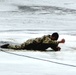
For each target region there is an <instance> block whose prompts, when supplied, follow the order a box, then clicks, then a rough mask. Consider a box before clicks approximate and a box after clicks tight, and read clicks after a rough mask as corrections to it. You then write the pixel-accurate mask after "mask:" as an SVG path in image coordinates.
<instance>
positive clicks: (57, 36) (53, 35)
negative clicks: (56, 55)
mask: <svg viewBox="0 0 76 75" xmlns="http://www.w3.org/2000/svg"><path fill="white" fill-rule="evenodd" d="M52 37H55V40H58V38H59V34H58V33H57V32H55V33H53V34H52Z"/></svg>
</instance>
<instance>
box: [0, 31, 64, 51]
mask: <svg viewBox="0 0 76 75" xmlns="http://www.w3.org/2000/svg"><path fill="white" fill-rule="evenodd" d="M58 38H59V34H58V33H57V32H55V33H53V34H52V35H44V36H42V37H39V38H34V39H28V40H27V41H26V42H24V43H22V44H21V45H10V44H5V45H2V46H1V48H8V49H16V50H17V49H27V50H39V51H46V49H47V48H49V47H50V48H52V49H53V50H54V51H60V49H61V48H60V47H58V44H60V43H65V39H62V40H60V41H57V40H58Z"/></svg>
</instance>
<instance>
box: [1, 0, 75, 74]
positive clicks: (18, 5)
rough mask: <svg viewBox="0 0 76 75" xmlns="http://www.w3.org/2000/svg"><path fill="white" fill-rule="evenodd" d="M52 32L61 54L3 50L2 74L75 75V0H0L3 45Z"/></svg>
mask: <svg viewBox="0 0 76 75" xmlns="http://www.w3.org/2000/svg"><path fill="white" fill-rule="evenodd" d="M53 32H58V33H59V34H60V37H59V40H60V39H62V38H65V40H66V42H65V44H60V45H59V46H60V47H61V48H62V49H61V51H58V52H49V51H47V52H39V51H26V50H22V51H20V50H19V51H13V50H11V49H9V50H8V49H3V50H4V51H8V52H11V53H14V54H11V53H7V52H3V51H0V75H76V0H0V45H1V44H3V43H6V42H9V43H17V44H18V43H19V44H20V43H22V42H24V41H26V40H27V39H29V38H35V37H40V36H43V35H46V34H52V33H53ZM0 50H1V49H0ZM19 55H20V56H19ZM26 56H30V57H34V58H38V59H42V60H37V59H32V58H28V57H26ZM44 60H47V61H44ZM51 61H53V62H57V63H61V64H57V63H52V62H51ZM62 64H64V65H62Z"/></svg>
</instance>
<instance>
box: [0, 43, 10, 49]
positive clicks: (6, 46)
mask: <svg viewBox="0 0 76 75" xmlns="http://www.w3.org/2000/svg"><path fill="white" fill-rule="evenodd" d="M8 46H9V44H4V45H2V46H1V48H8Z"/></svg>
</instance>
